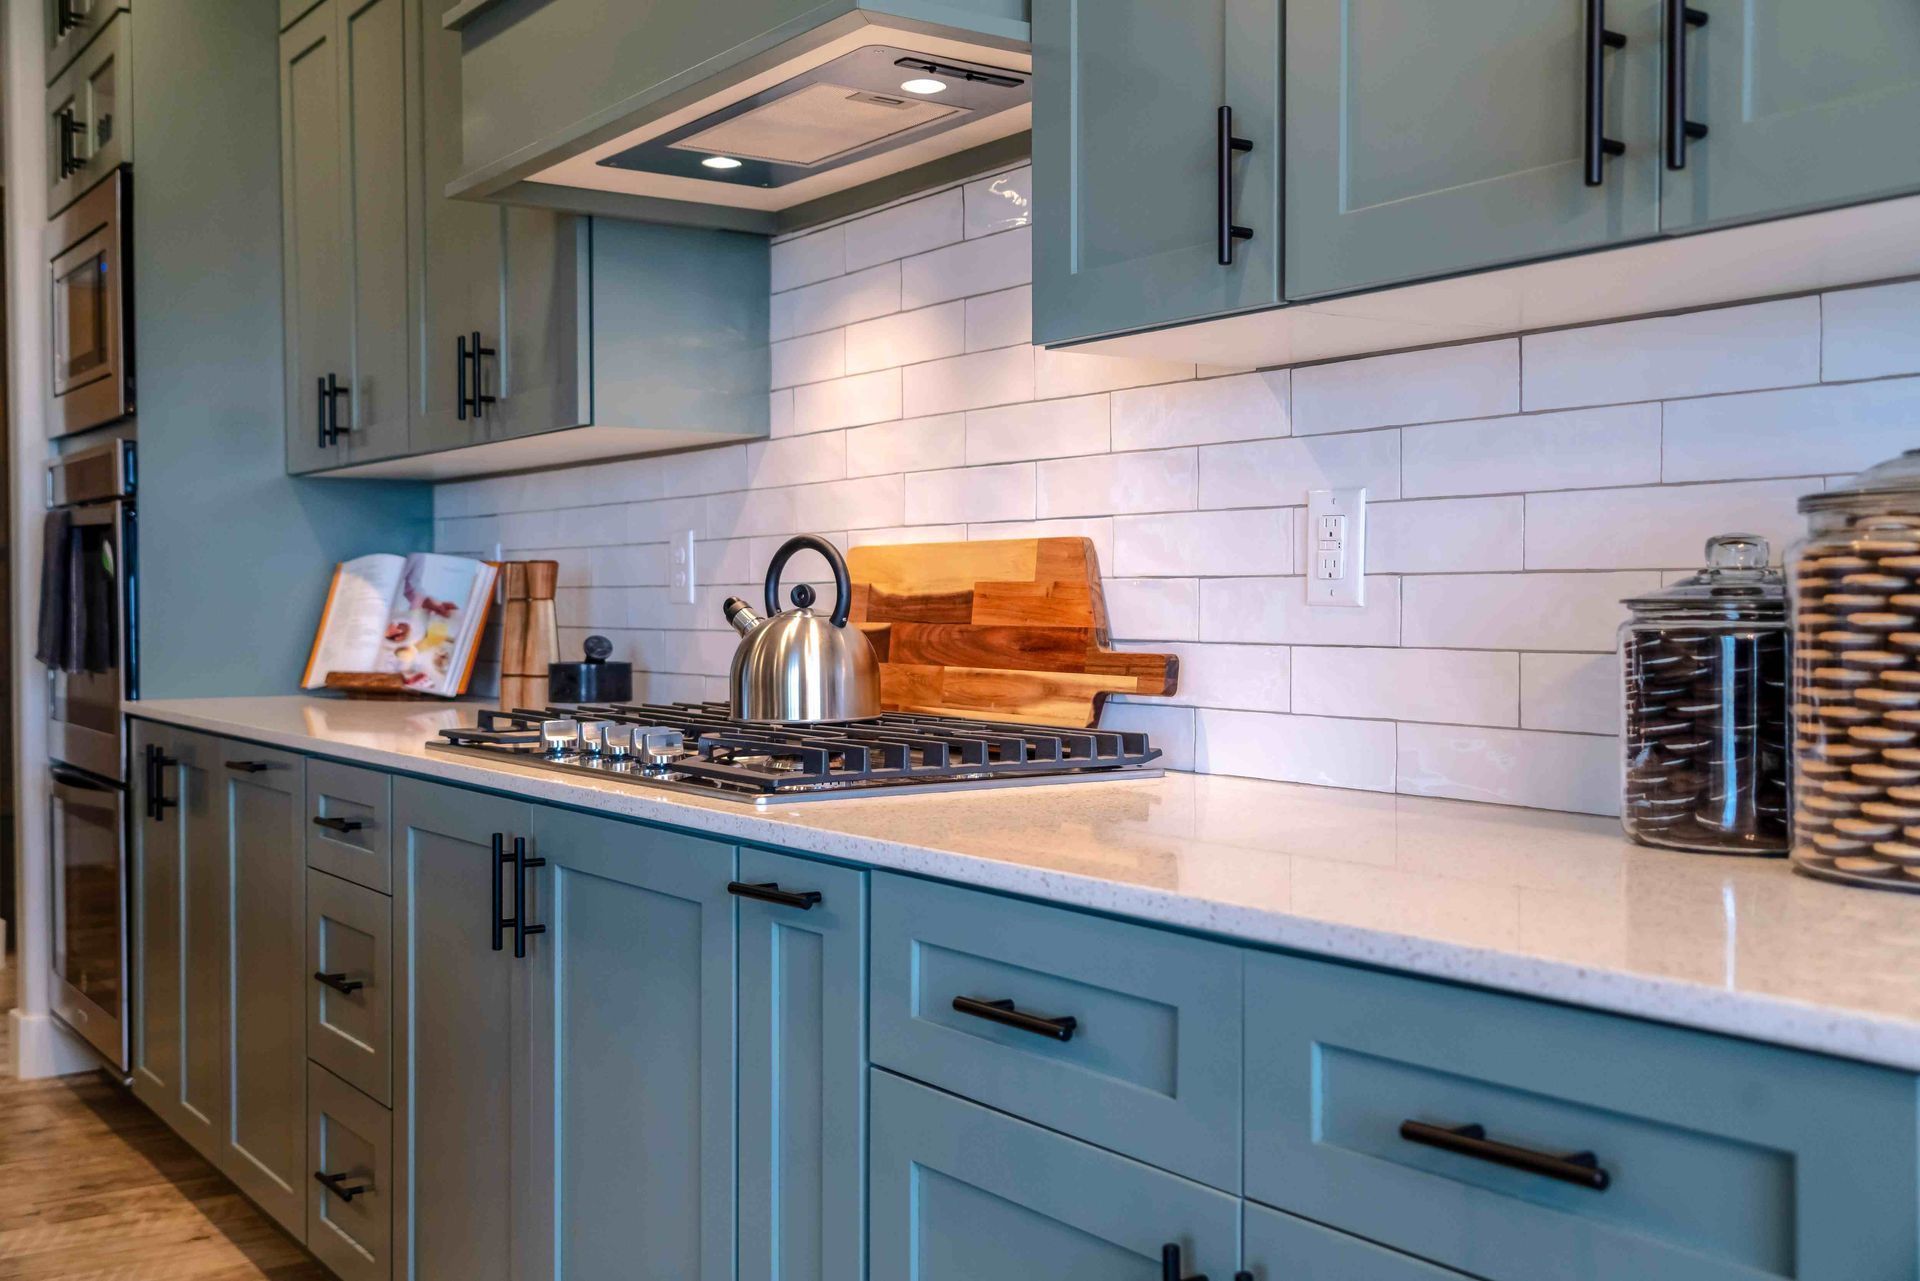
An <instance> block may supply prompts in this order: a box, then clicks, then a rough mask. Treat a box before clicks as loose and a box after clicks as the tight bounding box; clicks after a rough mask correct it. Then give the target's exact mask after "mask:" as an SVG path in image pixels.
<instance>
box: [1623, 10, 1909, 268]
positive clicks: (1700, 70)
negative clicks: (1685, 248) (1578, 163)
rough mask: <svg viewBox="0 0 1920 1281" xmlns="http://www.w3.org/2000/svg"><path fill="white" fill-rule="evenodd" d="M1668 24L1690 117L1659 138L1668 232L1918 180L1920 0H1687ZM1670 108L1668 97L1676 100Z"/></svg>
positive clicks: (1882, 191)
mask: <svg viewBox="0 0 1920 1281" xmlns="http://www.w3.org/2000/svg"><path fill="white" fill-rule="evenodd" d="M1692 8H1693V9H1694V11H1695V12H1697V13H1700V14H1704V15H1705V16H1706V19H1707V21H1706V23H1705V25H1702V26H1692V25H1687V24H1682V25H1680V26H1678V27H1676V28H1672V29H1670V30H1669V32H1668V34H1667V40H1668V44H1669V53H1670V54H1673V53H1675V52H1676V51H1679V52H1680V56H1681V63H1680V69H1681V70H1682V71H1683V72H1684V75H1683V76H1682V77H1681V79H1680V81H1679V88H1680V89H1681V99H1682V100H1683V103H1684V107H1685V119H1687V120H1691V121H1692V122H1694V123H1695V124H1698V125H1704V126H1705V127H1706V131H1707V132H1706V135H1705V136H1704V137H1702V138H1699V139H1698V140H1694V141H1690V140H1688V139H1687V138H1686V137H1684V135H1683V136H1680V137H1674V138H1671V139H1667V140H1664V141H1663V145H1664V146H1665V147H1666V148H1667V149H1668V153H1669V163H1671V162H1672V161H1673V160H1680V159H1684V162H1685V168H1683V169H1678V170H1675V169H1671V168H1670V169H1668V170H1667V172H1665V173H1664V174H1663V176H1662V184H1661V192H1660V205H1661V208H1660V222H1661V226H1662V227H1663V228H1664V229H1665V230H1668V231H1688V230H1693V229H1697V228H1703V227H1711V226H1715V225H1718V224H1723V223H1730V222H1739V221H1745V220H1749V219H1754V218H1765V217H1771V216H1776V215H1781V214H1791V213H1799V212H1802V211H1805V210H1810V209H1817V208H1821V207H1823V206H1829V205H1844V204H1853V203H1857V202H1860V201H1866V200H1874V199H1878V198H1881V197H1885V196H1895V195H1902V194H1906V193H1909V192H1913V191H1920V129H1916V128H1915V127H1914V122H1915V121H1916V120H1920V7H1916V6H1915V5H1914V4H1912V3H1911V0H1821V3H1819V4H1804V3H1797V2H1796V0H1692ZM1668 105H1669V109H1671V107H1672V105H1673V104H1672V103H1671V102H1669V104H1668Z"/></svg>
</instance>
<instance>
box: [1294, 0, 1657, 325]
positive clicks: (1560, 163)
mask: <svg viewBox="0 0 1920 1281" xmlns="http://www.w3.org/2000/svg"><path fill="white" fill-rule="evenodd" d="M1605 8H1606V19H1607V29H1608V30H1612V31H1615V32H1618V33H1619V34H1620V35H1621V36H1623V37H1625V39H1626V45H1625V47H1623V48H1621V49H1617V50H1609V51H1607V52H1606V53H1605V54H1604V59H1603V64H1602V74H1601V77H1600V87H1601V89H1602V110H1601V112H1600V117H1599V118H1600V121H1601V123H1602V124H1603V126H1604V136H1605V137H1607V138H1610V139H1613V140H1615V141H1618V142H1620V143H1622V144H1623V145H1624V146H1625V148H1626V150H1625V152H1624V154H1622V155H1619V156H1613V157H1607V158H1605V159H1604V161H1603V165H1602V175H1601V176H1602V182H1601V185H1600V186H1598V187H1589V186H1587V185H1586V180H1585V155H1586V135H1585V129H1586V127H1587V120H1588V117H1587V98H1586V93H1585V88H1586V70H1585V68H1586V61H1585V58H1586V49H1587V44H1586V40H1587V29H1586V25H1585V24H1586V6H1584V5H1583V4H1581V3H1580V0H1544V2H1543V0H1454V2H1452V3H1448V4H1437V5H1436V4H1423V3H1419V0H1292V3H1290V4H1289V5H1288V6H1287V59H1286V61H1287V192H1286V207H1287V277H1286V281H1287V297H1289V298H1311V297H1316V296H1320V295H1325V294H1336V293H1342V292H1345V291H1349V290H1356V289H1364V288H1367V287H1370V286H1374V285H1384V284H1391V283H1394V282H1397V281H1404V280H1414V279H1418V278H1421V277H1428V276H1440V275H1446V274H1449V273H1452V272H1460V271H1467V270H1471V269H1473V268H1478V267H1488V266H1494V265H1498V264H1501V263H1509V262H1518V261H1522V260H1525V259H1529V258H1542V257H1548V256H1551V255H1554V254H1561V253H1569V252H1572V251H1574V250H1579V249H1590V248H1594V247H1596V246H1600V245H1606V244H1610V243H1614V242H1618V241H1625V240H1635V239H1645V238H1649V237H1651V236H1654V235H1655V234H1657V233H1658V231H1659V215H1658V208H1659V180H1660V156H1659V150H1658V146H1657V142H1656V140H1657V138H1658V136H1659V130H1658V125H1657V120H1656V107H1657V103H1658V94H1659V76H1660V55H1659V42H1660V6H1659V3H1658V0H1611V2H1610V3H1609V4H1607V5H1606V6H1605Z"/></svg>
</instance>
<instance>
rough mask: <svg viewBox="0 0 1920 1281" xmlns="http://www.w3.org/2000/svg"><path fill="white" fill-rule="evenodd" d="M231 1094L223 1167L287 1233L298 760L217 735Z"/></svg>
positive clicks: (300, 881) (295, 1131)
mask: <svg viewBox="0 0 1920 1281" xmlns="http://www.w3.org/2000/svg"><path fill="white" fill-rule="evenodd" d="M219 746H220V751H219V759H218V760H215V761H213V762H211V764H210V768H209V769H208V771H207V772H208V774H209V775H210V776H211V779H212V782H213V786H214V788H215V789H216V790H217V792H218V797H217V799H216V801H215V811H216V813H217V814H218V815H219V823H218V831H219V833H220V834H221V836H222V837H223V838H224V841H223V844H224V853H225V863H226V866H225V868H224V877H225V881H226V886H227V899H228V903H229V905H230V907H229V915H228V920H227V929H226V938H227V954H226V969H227V973H228V976H229V981H228V983H227V985H226V990H225V999H226V1027H227V1036H226V1043H227V1052H228V1054H229V1055H230V1056H231V1057H230V1065H231V1067H230V1072H229V1076H228V1103H227V1107H226V1109H225V1111H224V1112H223V1114H222V1116H221V1127H220V1128H221V1135H220V1139H221V1159H220V1168H221V1169H222V1170H223V1171H225V1172H226V1174H227V1176H228V1177H229V1178H231V1179H232V1180H233V1181H234V1182H235V1183H236V1184H238V1185H239V1186H240V1190H241V1191H243V1192H245V1193H246V1194H247V1195H248V1196H249V1197H251V1198H253V1200H254V1201H255V1203H257V1204H258V1205H259V1206H260V1207H261V1208H262V1209H264V1210H265V1211H266V1212H267V1213H268V1214H270V1215H271V1216H273V1218H274V1219H275V1220H277V1221H278V1222H279V1224H280V1226H281V1227H283V1228H285V1229H286V1230H287V1231H289V1232H291V1233H292V1234H293V1235H294V1236H296V1237H300V1238H303V1239H304V1237H305V1233H306V1222H307V1191H308V1183H309V1179H308V1172H307V1169H306V1162H307V1095H306V1082H307V1019H306V1012H307V989H308V988H309V987H310V986H312V980H311V979H310V978H309V977H308V973H307V968H306V959H307V947H306V928H305V921H306V877H307V871H306V859H305V857H304V854H305V850H304V842H303V836H304V833H303V832H302V830H301V829H302V828H304V827H305V826H306V822H305V819H306V789H305V784H304V773H305V765H306V762H305V761H304V760H303V759H302V758H301V757H299V756H295V755H293V754H292V753H289V752H280V751H273V750H271V749H269V748H264V747H256V746H253V745H251V744H248V743H236V742H222V743H221V744H220V745H219Z"/></svg>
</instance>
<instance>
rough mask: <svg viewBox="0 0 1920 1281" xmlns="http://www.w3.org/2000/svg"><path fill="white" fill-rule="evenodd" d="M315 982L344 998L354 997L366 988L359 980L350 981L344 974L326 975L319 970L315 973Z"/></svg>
mask: <svg viewBox="0 0 1920 1281" xmlns="http://www.w3.org/2000/svg"><path fill="white" fill-rule="evenodd" d="M313 981H314V982H316V983H324V984H326V985H327V986H328V987H330V988H332V989H333V990H334V991H336V992H338V993H340V994H341V995H342V996H352V995H353V994H354V993H355V992H358V991H359V990H360V989H361V988H363V987H365V986H366V984H365V983H362V982H361V981H360V980H359V979H350V978H348V977H347V976H346V975H344V974H324V973H322V972H321V971H319V970H315V971H314V972H313Z"/></svg>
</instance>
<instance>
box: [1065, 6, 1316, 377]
mask: <svg viewBox="0 0 1920 1281" xmlns="http://www.w3.org/2000/svg"><path fill="white" fill-rule="evenodd" d="M1033 46H1034V49H1033V55H1034V73H1035V74H1034V82H1035V83H1034V102H1033V161H1034V163H1033V181H1034V206H1035V210H1034V244H1033V277H1034V281H1033V308H1034V316H1033V327H1034V339H1035V341H1037V342H1042V343H1052V342H1062V341H1065V340H1068V339H1074V338H1087V337H1092V336H1094V335H1096V334H1102V333H1112V332H1117V331H1123V330H1129V329H1140V328H1145V327H1148V326H1152V325H1161V324H1167V323H1169V322H1172V321H1179V320H1189V319H1193V318H1195V317H1201V316H1214V315H1220V314H1222V313H1226V312H1233V311H1240V310H1245V309H1248V308H1254V307H1269V306H1272V305H1274V304H1275V303H1277V302H1278V301H1279V299H1280V232H1281V228H1280V168H1281V166H1280V137H1281V135H1280V0H1035V3H1034V6H1033ZM1223 106H1225V107H1231V108H1232V109H1233V131H1234V133H1235V134H1236V135H1237V136H1239V137H1241V138H1245V139H1247V140H1248V141H1250V142H1252V143H1253V150H1252V151H1251V152H1248V153H1246V154H1244V155H1240V156H1238V157H1236V158H1234V159H1232V160H1231V161H1230V166H1231V169H1232V178H1233V189H1234V192H1235V196H1236V200H1235V202H1234V209H1233V211H1232V219H1231V221H1232V222H1234V223H1237V224H1240V225H1243V226H1246V227H1248V228H1251V229H1252V231H1253V238H1252V239H1251V240H1242V241H1238V242H1236V243H1235V245H1234V252H1233V258H1234V262H1233V265H1232V266H1230V267H1223V266H1221V265H1220V262H1219V240H1218V229H1219V223H1220V218H1219V202H1218V191H1219V162H1220V155H1219V145H1218V143H1219V131H1218V127H1217V116H1218V112H1219V109H1220V108H1221V107H1223Z"/></svg>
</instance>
